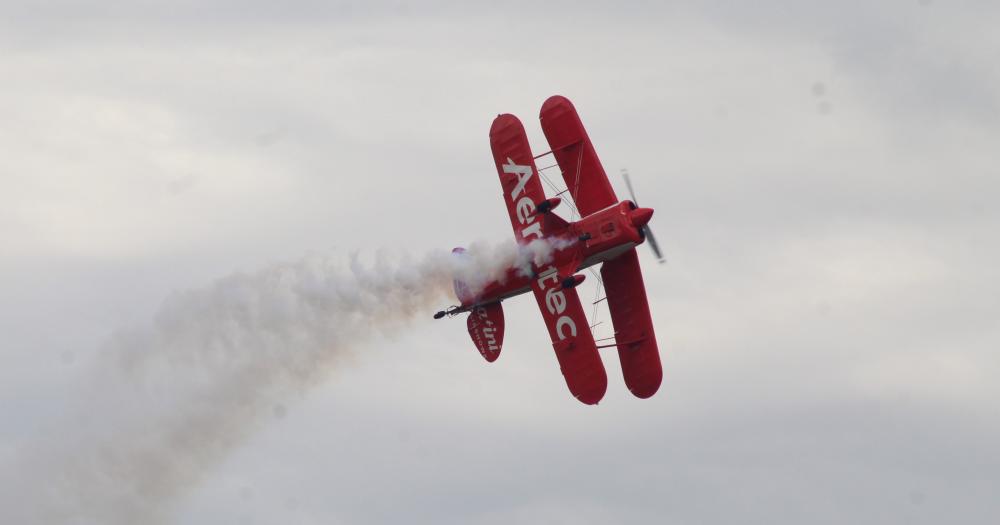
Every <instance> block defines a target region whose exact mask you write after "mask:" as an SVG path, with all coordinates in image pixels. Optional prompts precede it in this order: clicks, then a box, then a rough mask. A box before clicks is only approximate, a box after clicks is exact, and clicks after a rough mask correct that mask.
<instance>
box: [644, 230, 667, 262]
mask: <svg viewBox="0 0 1000 525" xmlns="http://www.w3.org/2000/svg"><path fill="white" fill-rule="evenodd" d="M642 232H643V233H644V234H646V243H647V244H649V247H650V248H652V250H653V255H656V259H657V260H658V261H660V264H663V263H665V262H667V260H666V259H664V258H663V253H662V252H660V245H659V244H656V237H654V236H653V230H651V229H649V225H648V224H647V225H646V226H643V227H642Z"/></svg>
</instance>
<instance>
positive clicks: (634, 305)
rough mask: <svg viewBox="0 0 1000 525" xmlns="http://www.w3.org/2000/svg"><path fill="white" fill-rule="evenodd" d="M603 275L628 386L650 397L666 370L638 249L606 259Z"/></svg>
mask: <svg viewBox="0 0 1000 525" xmlns="http://www.w3.org/2000/svg"><path fill="white" fill-rule="evenodd" d="M601 277H602V278H603V279H604V290H605V291H606V293H607V296H608V309H609V310H610V311H611V322H612V323H613V324H614V326H615V341H616V343H617V344H618V358H619V359H621V362H622V375H623V376H625V385H627V386H628V389H629V390H630V391H631V392H632V394H634V395H635V396H636V397H641V398H647V397H650V396H652V395H653V394H655V393H656V390H657V389H658V388H660V381H662V380H663V369H662V367H661V366H660V353H659V350H657V347H656V335H655V334H654V333H653V319H652V317H650V315H649V304H648V303H647V302H646V287H645V286H644V285H643V283H642V272H641V271H640V270H639V257H638V256H637V255H636V253H635V249H634V248H633V249H631V250H629V251H627V252H625V253H623V254H621V255H620V256H618V257H617V258H615V259H612V260H610V261H607V262H605V263H604V266H602V267H601Z"/></svg>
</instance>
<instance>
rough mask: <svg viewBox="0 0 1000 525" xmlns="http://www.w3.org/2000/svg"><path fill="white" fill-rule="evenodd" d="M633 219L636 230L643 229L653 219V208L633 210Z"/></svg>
mask: <svg viewBox="0 0 1000 525" xmlns="http://www.w3.org/2000/svg"><path fill="white" fill-rule="evenodd" d="M631 218H632V224H633V225H634V226H635V227H636V228H642V227H643V226H645V225H646V223H648V222H649V219H652V218H653V208H636V209H634V210H632V215H631Z"/></svg>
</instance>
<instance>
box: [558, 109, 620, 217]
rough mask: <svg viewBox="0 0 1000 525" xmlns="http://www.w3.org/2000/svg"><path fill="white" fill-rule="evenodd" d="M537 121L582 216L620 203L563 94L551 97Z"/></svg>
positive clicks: (574, 111) (581, 125)
mask: <svg viewBox="0 0 1000 525" xmlns="http://www.w3.org/2000/svg"><path fill="white" fill-rule="evenodd" d="M538 118H539V119H541V121H542V131H543V132H544V133H545V138H546V139H547V140H548V141H549V146H550V147H551V148H552V154H553V155H554V156H555V158H556V162H558V163H559V169H560V170H562V176H563V180H564V181H565V182H566V188H567V189H568V190H569V193H570V195H572V196H573V202H574V203H576V207H577V209H578V210H579V211H580V216H581V217H586V216H587V215H590V214H591V213H594V212H595V211H598V210H603V209H604V208H607V207H608V206H611V205H612V204H614V203H616V202H618V197H616V196H615V190H614V189H612V188H611V184H610V183H609V182H608V176H607V174H605V173H604V167H602V166H601V161H600V159H598V158H597V152H596V151H594V145H593V144H591V142H590V137H588V136H587V130H585V129H583V123H582V122H581V121H580V115H579V114H577V112H576V108H574V107H573V103H572V102H570V101H569V99H567V98H566V97H563V96H560V95H554V96H552V97H549V99H548V100H546V101H545V103H544V104H542V111H541V113H540V114H539V116H538Z"/></svg>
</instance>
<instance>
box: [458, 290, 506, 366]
mask: <svg viewBox="0 0 1000 525" xmlns="http://www.w3.org/2000/svg"><path fill="white" fill-rule="evenodd" d="M466 324H467V325H468V327H469V335H470V336H471V337H472V342H473V343H475V345H476V349H477V350H479V353H480V354H482V355H483V357H484V358H485V359H486V360H487V361H489V362H490V363H492V362H493V361H496V360H497V358H498V357H500V347H501V346H503V308H501V307H500V302H499V301H497V302H495V303H490V304H484V305H480V306H477V307H475V308H473V309H472V312H470V313H469V319H468V321H467V322H466Z"/></svg>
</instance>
